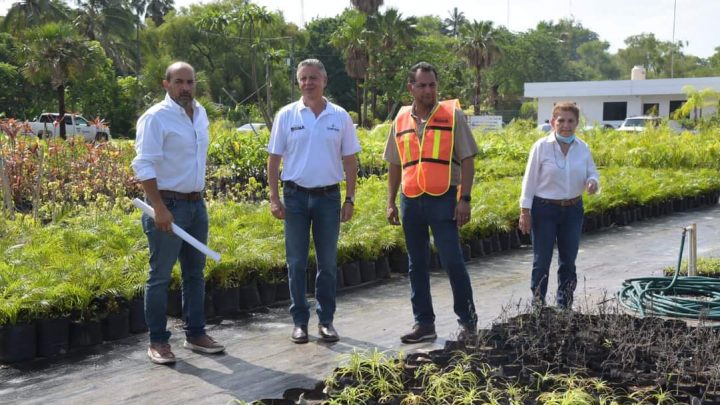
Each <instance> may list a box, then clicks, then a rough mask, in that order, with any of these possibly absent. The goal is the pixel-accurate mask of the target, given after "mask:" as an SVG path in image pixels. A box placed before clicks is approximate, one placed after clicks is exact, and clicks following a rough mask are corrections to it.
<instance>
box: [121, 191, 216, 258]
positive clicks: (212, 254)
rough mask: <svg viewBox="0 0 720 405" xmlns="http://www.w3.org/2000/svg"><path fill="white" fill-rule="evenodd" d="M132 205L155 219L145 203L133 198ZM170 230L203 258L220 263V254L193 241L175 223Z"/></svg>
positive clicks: (195, 240) (151, 209)
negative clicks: (202, 255) (207, 257)
mask: <svg viewBox="0 0 720 405" xmlns="http://www.w3.org/2000/svg"><path fill="white" fill-rule="evenodd" d="M133 205H134V206H136V207H138V208H140V209H141V210H142V211H143V212H144V213H146V214H148V215H149V216H150V218H152V219H155V210H154V209H153V208H152V207H151V206H149V205H147V204H146V203H145V201H143V200H141V199H139V198H135V199H133ZM172 230H173V232H174V233H175V235H177V236H179V237H180V239H182V240H184V241H185V242H187V243H189V244H191V245H192V246H193V247H195V249H197V250H199V251H201V252H203V253H204V254H205V256H209V257H210V258H211V259H213V260H215V261H216V262H220V253H218V252H216V251H214V250H212V249H210V248H209V247H207V246H206V245H205V244H203V243H202V242H200V241H199V240H197V239H195V238H194V237H193V236H192V235H190V234H189V233H187V232H185V230H184V229H182V228H180V227H179V226H177V225H175V223H172Z"/></svg>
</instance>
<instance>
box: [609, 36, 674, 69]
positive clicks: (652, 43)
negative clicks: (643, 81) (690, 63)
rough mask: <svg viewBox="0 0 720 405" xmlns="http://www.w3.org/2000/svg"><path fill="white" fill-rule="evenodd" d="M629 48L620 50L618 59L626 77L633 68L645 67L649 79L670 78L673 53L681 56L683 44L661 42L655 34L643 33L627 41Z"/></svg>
mask: <svg viewBox="0 0 720 405" xmlns="http://www.w3.org/2000/svg"><path fill="white" fill-rule="evenodd" d="M625 45H627V48H625V49H619V50H618V58H619V60H620V66H621V69H622V72H623V76H624V77H629V76H630V71H631V70H632V68H633V66H636V65H640V66H644V67H645V70H646V72H647V76H648V78H660V77H670V58H671V52H673V50H675V52H676V54H679V53H680V51H681V50H682V44H681V43H680V44H678V45H677V46H675V45H673V44H672V43H671V42H669V41H659V40H658V39H657V38H655V34H652V33H650V34H648V33H643V34H640V35H633V36H631V37H628V38H626V39H625Z"/></svg>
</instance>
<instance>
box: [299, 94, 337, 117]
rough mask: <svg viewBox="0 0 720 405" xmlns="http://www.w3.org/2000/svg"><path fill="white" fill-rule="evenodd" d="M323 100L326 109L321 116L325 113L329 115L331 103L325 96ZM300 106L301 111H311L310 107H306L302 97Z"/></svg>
mask: <svg viewBox="0 0 720 405" xmlns="http://www.w3.org/2000/svg"><path fill="white" fill-rule="evenodd" d="M323 100H324V101H325V108H324V109H323V110H322V111H320V114H322V113H324V112H328V113H329V112H330V111H329V108H330V101H329V100H328V99H327V98H326V97H324V96H323ZM298 105H299V106H300V111H302V110H309V109H310V107H308V106H306V105H305V103H304V102H303V99H302V96H301V97H300V100H298Z"/></svg>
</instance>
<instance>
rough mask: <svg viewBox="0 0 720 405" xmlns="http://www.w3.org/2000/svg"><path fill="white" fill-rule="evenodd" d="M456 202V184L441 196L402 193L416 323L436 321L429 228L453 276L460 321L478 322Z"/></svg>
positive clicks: (456, 309)
mask: <svg viewBox="0 0 720 405" xmlns="http://www.w3.org/2000/svg"><path fill="white" fill-rule="evenodd" d="M456 203H457V202H456V188H455V187H451V188H450V190H449V191H448V192H447V193H445V194H443V195H442V196H439V197H433V196H430V195H427V194H423V195H421V196H419V197H415V198H408V197H406V196H405V195H401V196H400V216H401V218H402V227H403V232H404V233H405V245H406V246H407V251H408V257H409V259H410V273H409V276H410V290H411V296H410V301H411V302H412V309H413V315H414V317H415V323H418V324H425V325H429V324H433V323H434V322H435V313H434V312H433V306H432V297H431V294H430V233H429V229H431V230H432V234H433V237H434V239H435V247H436V248H437V250H438V253H439V254H440V260H441V261H442V264H443V268H445V271H446V272H447V274H448V277H449V278H450V287H451V288H452V292H453V309H454V310H455V314H457V316H458V322H459V323H461V324H463V325H467V326H471V327H475V325H476V324H477V314H476V313H475V304H474V302H473V293H472V286H471V285H470V277H469V276H468V272H467V269H466V268H465V260H464V258H463V253H462V248H461V247H460V235H459V232H458V227H457V222H456V221H455V220H453V215H454V213H455V205H456ZM428 228H429V229H428Z"/></svg>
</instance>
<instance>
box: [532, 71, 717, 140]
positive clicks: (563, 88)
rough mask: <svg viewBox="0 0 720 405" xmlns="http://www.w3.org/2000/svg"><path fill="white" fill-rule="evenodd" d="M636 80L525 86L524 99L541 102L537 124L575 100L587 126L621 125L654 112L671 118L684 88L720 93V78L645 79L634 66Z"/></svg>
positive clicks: (683, 98)
mask: <svg viewBox="0 0 720 405" xmlns="http://www.w3.org/2000/svg"><path fill="white" fill-rule="evenodd" d="M632 78H633V79H634V80H605V81H594V82H545V83H525V97H528V98H536V99H537V100H538V123H543V122H545V120H548V119H550V116H551V114H552V108H553V105H555V103H556V102H558V101H572V102H575V103H576V104H577V106H578V107H579V108H580V112H581V115H582V117H581V122H582V120H583V119H584V120H585V124H587V125H590V124H596V125H597V124H609V125H612V126H614V127H617V126H619V125H620V124H621V123H622V121H623V120H624V119H625V118H627V117H632V116H636V115H649V114H651V113H653V114H655V115H658V116H660V117H664V118H668V117H669V116H670V114H671V113H672V112H673V111H675V110H676V109H678V108H680V106H681V105H682V104H683V103H684V102H685V101H686V99H687V96H686V95H685V93H684V92H683V91H682V89H683V87H685V86H688V85H689V86H693V87H694V88H695V89H696V90H698V91H700V90H704V89H707V88H711V89H713V90H715V91H719V92H720V77H694V78H682V79H652V80H646V79H645V71H644V69H642V68H638V67H635V68H634V69H633V72H632ZM713 113H715V108H714V107H706V108H703V115H708V114H713Z"/></svg>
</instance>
